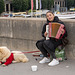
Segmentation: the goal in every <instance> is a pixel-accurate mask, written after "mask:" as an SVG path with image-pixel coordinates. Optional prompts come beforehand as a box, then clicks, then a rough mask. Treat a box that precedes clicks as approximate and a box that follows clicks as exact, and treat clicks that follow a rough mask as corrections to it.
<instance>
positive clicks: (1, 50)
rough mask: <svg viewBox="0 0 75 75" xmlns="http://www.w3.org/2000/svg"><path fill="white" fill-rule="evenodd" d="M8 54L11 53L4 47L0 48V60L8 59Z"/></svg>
mask: <svg viewBox="0 0 75 75" xmlns="http://www.w3.org/2000/svg"><path fill="white" fill-rule="evenodd" d="M10 54H11V52H10V50H9V49H8V48H7V47H5V46H2V47H0V60H2V59H3V58H4V57H6V58H8V57H9V56H10Z"/></svg>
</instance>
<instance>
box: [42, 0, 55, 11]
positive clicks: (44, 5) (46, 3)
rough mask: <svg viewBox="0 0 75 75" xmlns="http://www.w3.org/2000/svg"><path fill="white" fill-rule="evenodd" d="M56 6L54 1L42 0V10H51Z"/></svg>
mask: <svg viewBox="0 0 75 75" xmlns="http://www.w3.org/2000/svg"><path fill="white" fill-rule="evenodd" d="M53 4H54V0H42V9H49V10H50V9H51V7H52V6H53Z"/></svg>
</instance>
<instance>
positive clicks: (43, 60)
mask: <svg viewBox="0 0 75 75" xmlns="http://www.w3.org/2000/svg"><path fill="white" fill-rule="evenodd" d="M47 62H50V59H48V58H47V57H44V58H43V59H42V60H41V61H40V62H39V63H40V64H43V63H47Z"/></svg>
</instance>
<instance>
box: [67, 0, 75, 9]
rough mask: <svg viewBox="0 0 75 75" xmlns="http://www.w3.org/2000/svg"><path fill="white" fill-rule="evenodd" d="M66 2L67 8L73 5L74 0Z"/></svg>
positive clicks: (74, 4)
mask: <svg viewBox="0 0 75 75" xmlns="http://www.w3.org/2000/svg"><path fill="white" fill-rule="evenodd" d="M66 2H67V8H68V9H69V8H71V7H74V6H75V0H66Z"/></svg>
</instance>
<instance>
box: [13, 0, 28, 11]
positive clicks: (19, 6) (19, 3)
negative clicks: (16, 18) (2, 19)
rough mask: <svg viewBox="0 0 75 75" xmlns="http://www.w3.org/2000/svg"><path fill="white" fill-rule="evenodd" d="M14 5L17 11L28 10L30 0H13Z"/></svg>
mask: <svg viewBox="0 0 75 75" xmlns="http://www.w3.org/2000/svg"><path fill="white" fill-rule="evenodd" d="M12 5H13V8H14V11H15V12H18V11H26V10H27V9H28V0H13V1H12Z"/></svg>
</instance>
